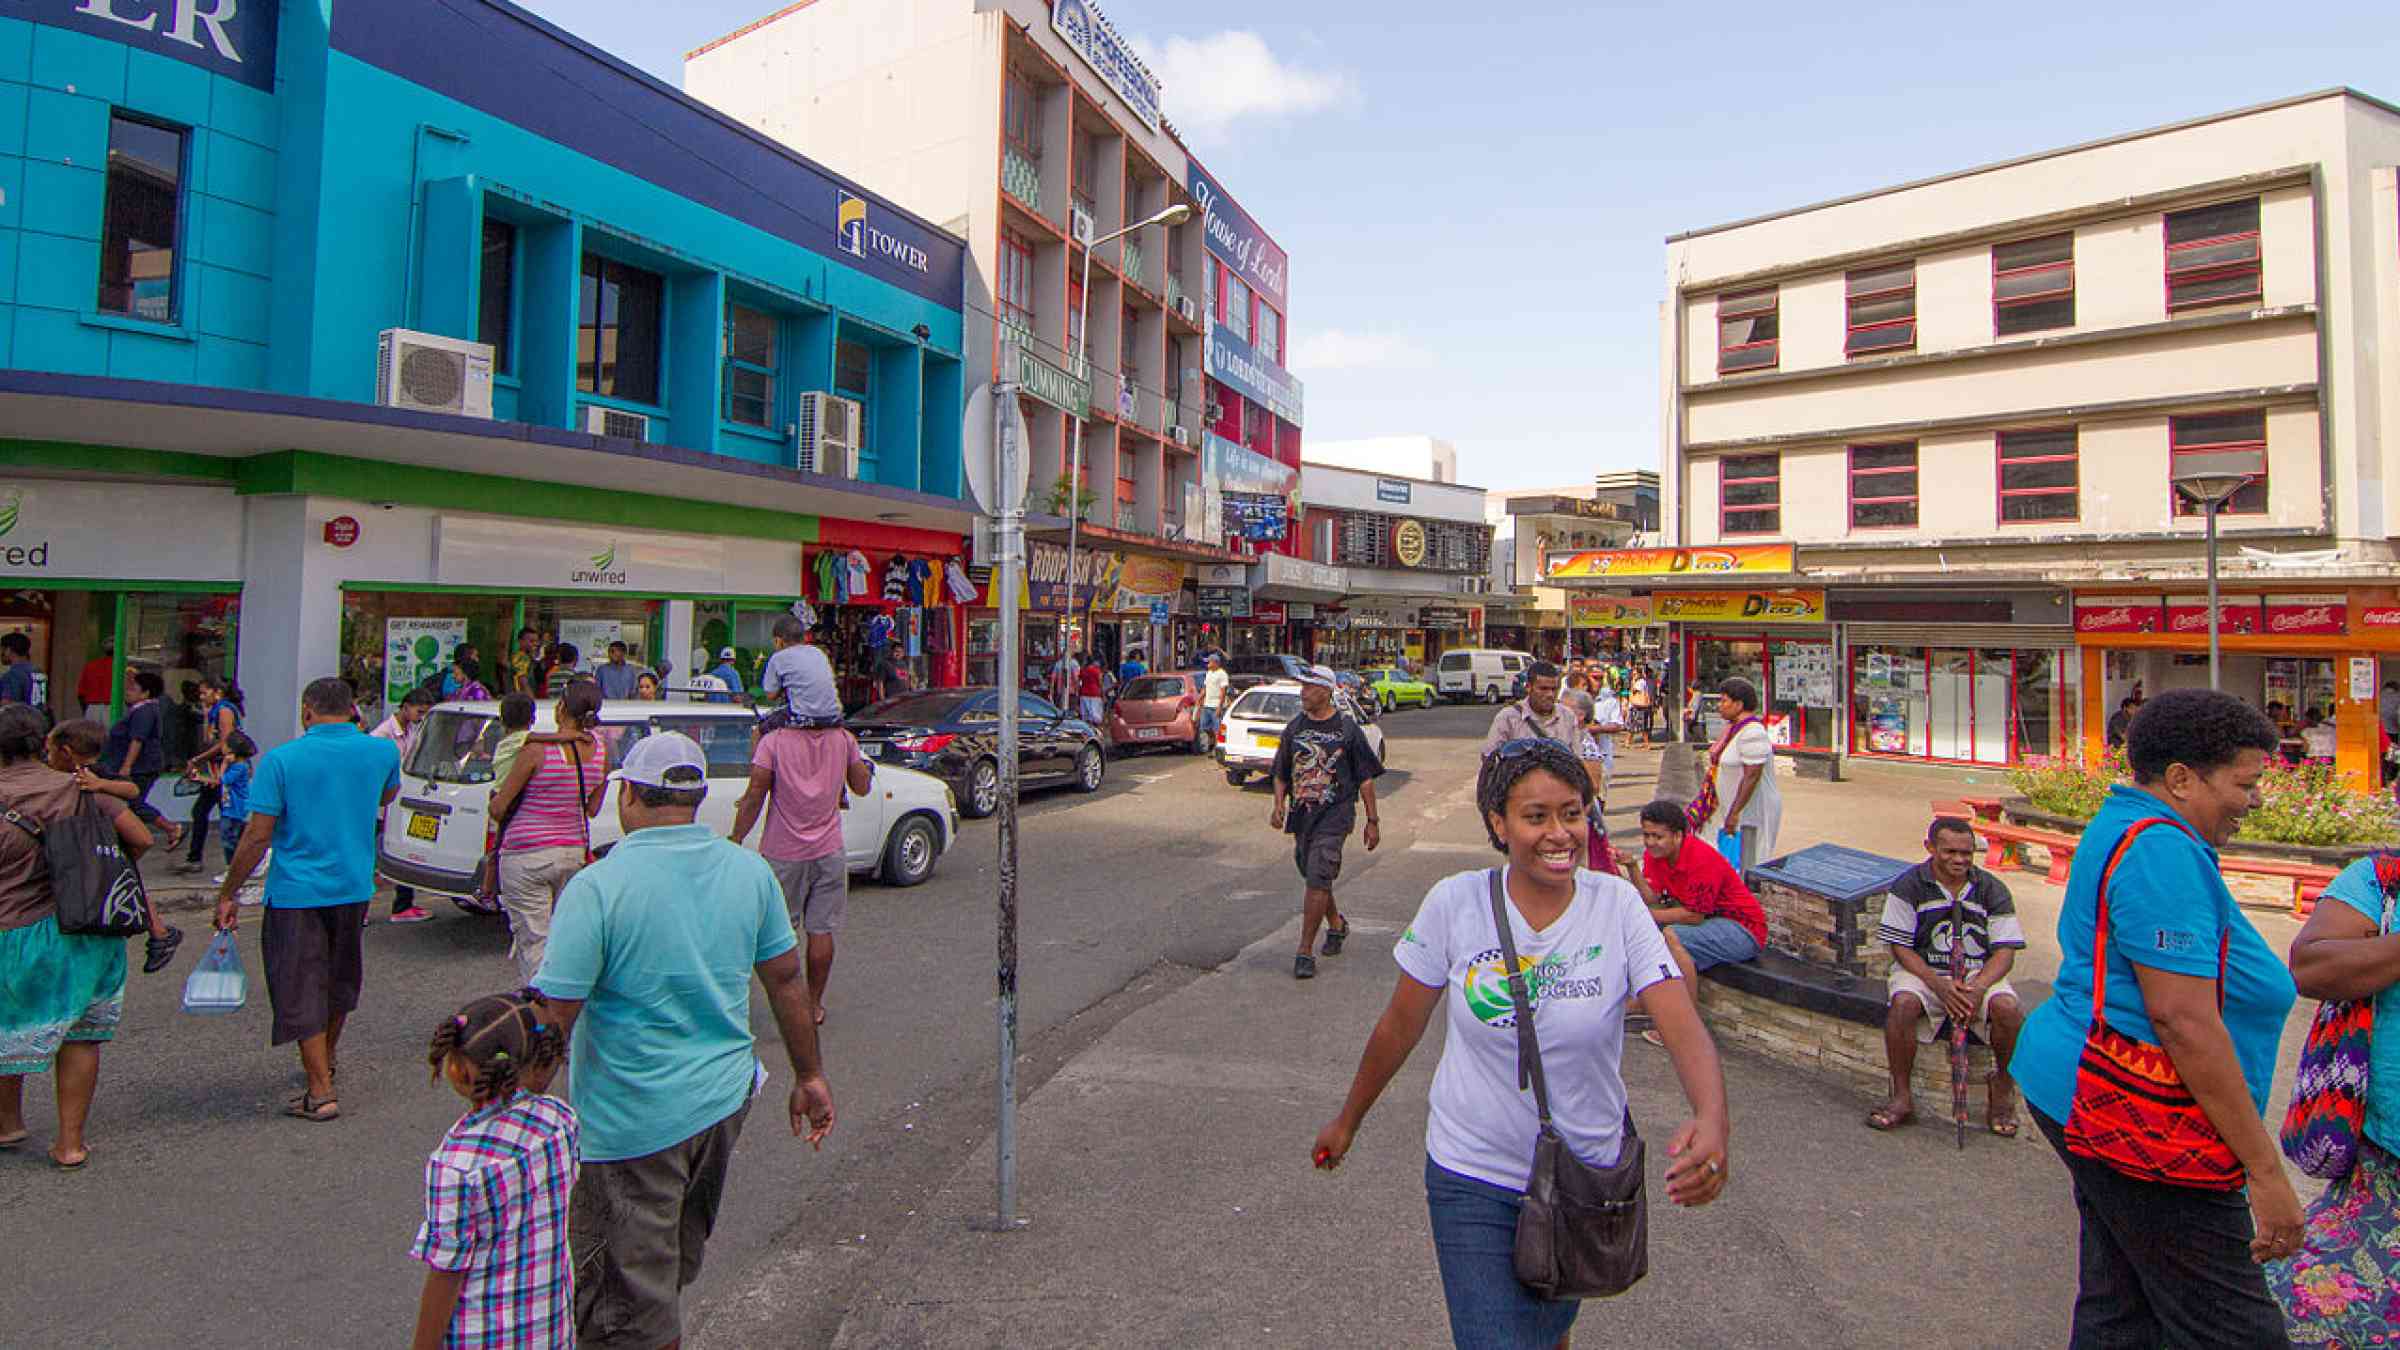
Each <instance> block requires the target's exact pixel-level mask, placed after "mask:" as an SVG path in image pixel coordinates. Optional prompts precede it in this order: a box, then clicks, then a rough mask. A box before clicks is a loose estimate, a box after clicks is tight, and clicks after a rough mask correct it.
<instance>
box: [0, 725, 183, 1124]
mask: <svg viewBox="0 0 2400 1350" xmlns="http://www.w3.org/2000/svg"><path fill="white" fill-rule="evenodd" d="M44 731H45V728H44V727H43V725H42V716H41V714H40V713H38V712H35V711H34V710H33V709H32V708H30V707H27V706H26V705H25V704H22V703H10V704H0V809H5V810H13V811H15V812H16V813H17V814H18V815H20V816H22V817H24V818H26V819H28V820H30V821H32V822H33V823H35V824H37V825H47V824H49V823H51V822H53V821H58V820H64V819H66V818H68V817H70V816H72V815H73V814H74V813H75V812H76V811H78V810H80V809H81V808H82V804H83V799H84V797H85V794H84V793H83V792H82V791H80V790H79V789H77V788H76V786H75V780H74V778H73V777H71V776H70V775H67V774H63V773H60V772H58V771H57V770H56V769H53V768H51V767H50V766H49V765H48V764H47V763H45V762H44V761H43V758H42V738H43V734H44ZM91 800H92V801H94V802H97V803H99V805H100V807H101V809H102V810H104V811H106V812H107V813H108V814H109V816H110V818H111V819H112V820H113V821H114V822H115V824H116V828H117V837H118V838H119V839H120V840H122V841H123V843H124V845H125V851H126V852H127V853H128V854H129V855H131V856H134V857H140V856H141V854H142V851H143V850H145V849H147V848H149V847H150V832H149V830H147V829H146V828H144V827H143V825H142V823H141V821H140V820H138V819H136V818H135V816H134V815H133V813H132V812H131V811H128V810H126V809H125V803H124V802H123V801H121V800H119V799H118V798H115V797H111V796H107V795H105V794H92V795H91ZM124 1008H125V939H123V938H104V937H84V936H70V935H68V934H65V933H61V932H59V931H58V905H57V902H56V901H55V900H54V899H53V898H52V897H51V893H50V869H49V867H48V865H47V864H45V863H44V862H43V861H42V846H41V843H40V841H39V840H37V839H35V837H34V835H33V832H32V831H31V830H29V829H25V828H23V827H20V826H18V825H15V824H12V823H9V822H7V821H5V820H0V1149H6V1148H15V1147H17V1146H18V1145H21V1144H23V1143H24V1142H25V1141H26V1139H27V1138H28V1137H30V1135H29V1131H27V1129H26V1128H25V1078H26V1075H28V1074H36V1073H40V1072H42V1071H43V1070H45V1069H47V1070H49V1071H50V1074H51V1078H52V1080H53V1083H54V1085H55V1087H56V1089H57V1092H58V1134H57V1136H56V1137H55V1138H53V1139H52V1140H51V1141H50V1161H51V1163H52V1164H53V1165H54V1166H57V1167H60V1168H64V1169H70V1170H71V1169H74V1168H78V1167H81V1166H83V1165H84V1163H85V1162H86V1161H88V1160H89V1158H90V1156H91V1155H90V1152H89V1150H88V1149H86V1148H85V1146H84V1141H83V1122H84V1118H85V1117H86V1116H87V1115H89V1114H90V1113H91V1109H92V1092H93V1089H94V1088H95V1087H97V1086H98V1084H99V1081H100V1044H101V1042H103V1041H106V1040H109V1039H110V1038H112V1037H114V1036H115V1035H116V1034H117V1019H118V1018H119V1016H120V1015H121V1014H122V1013H123V1011H124Z"/></svg>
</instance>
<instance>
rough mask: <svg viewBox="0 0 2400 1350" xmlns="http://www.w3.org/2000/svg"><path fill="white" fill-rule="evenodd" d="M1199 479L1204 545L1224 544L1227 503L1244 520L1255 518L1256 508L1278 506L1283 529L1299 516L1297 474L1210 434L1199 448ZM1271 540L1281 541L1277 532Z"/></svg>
mask: <svg viewBox="0 0 2400 1350" xmlns="http://www.w3.org/2000/svg"><path fill="white" fill-rule="evenodd" d="M1200 478H1201V484H1202V489H1203V490H1204V491H1205V492H1206V493H1207V495H1208V500H1207V502H1206V503H1205V505H1204V507H1203V509H1202V510H1201V512H1200V528H1201V530H1202V531H1203V538H1204V540H1205V542H1207V543H1211V544H1223V543H1224V542H1225V534H1226V523H1227V513H1226V506H1227V504H1228V503H1229V502H1230V503H1232V504H1233V505H1234V506H1236V507H1237V515H1238V516H1240V517H1241V518H1243V519H1254V518H1258V517H1259V515H1260V513H1259V512H1258V511H1257V510H1256V509H1255V508H1258V507H1260V506H1263V505H1264V504H1265V503H1267V502H1269V501H1273V502H1276V503H1278V504H1280V505H1281V507H1282V510H1281V513H1280V514H1281V516H1282V519H1283V521H1284V522H1285V525H1286V527H1287V528H1288V527H1289V523H1290V521H1291V520H1292V519H1293V518H1294V517H1296V516H1297V515H1299V513H1300V471H1299V470H1298V469H1295V468H1292V467H1291V466H1290V465H1288V464H1282V463H1278V462H1277V461H1275V460H1272V459H1269V458H1267V457H1266V456H1265V455H1262V454H1260V453H1258V452H1257V451H1255V450H1252V449H1251V448H1249V447H1248V446H1245V445H1237V444H1235V443H1234V442H1232V441H1229V440H1226V439H1225V438H1224V437H1222V436H1219V435H1217V434H1215V433H1214V432H1211V433H1209V434H1208V435H1207V436H1206V437H1205V438H1203V440H1202V441H1201V445H1200ZM1272 537H1273V538H1278V539H1279V538H1282V537H1283V536H1282V534H1281V533H1278V534H1276V535H1274V536H1272Z"/></svg>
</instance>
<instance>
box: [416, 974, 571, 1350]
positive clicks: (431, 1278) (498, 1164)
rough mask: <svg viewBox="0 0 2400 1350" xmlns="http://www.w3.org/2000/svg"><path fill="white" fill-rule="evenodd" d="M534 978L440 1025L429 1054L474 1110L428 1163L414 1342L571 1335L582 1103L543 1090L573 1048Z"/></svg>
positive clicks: (545, 1340) (442, 1346)
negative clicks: (545, 1008) (576, 1105)
mask: <svg viewBox="0 0 2400 1350" xmlns="http://www.w3.org/2000/svg"><path fill="white" fill-rule="evenodd" d="M565 1049H566V1047H565V1044H564V1042H563V1040H562V1038H561V1037H560V1036H559V1034H558V1029H557V1028H556V1027H553V1026H546V1025H544V1024H543V1022H542V1020H541V1009H540V1004H539V1002H538V1001H537V999H536V997H535V995H534V993H533V991H532V990H530V989H525V990H519V991H518V992H516V993H513V994H493V995H490V996H488V997H485V998H479V999H477V1000H475V1001H474V1002H473V1003H470V1004H468V1005H467V1006H466V1007H465V1008H462V1009H460V1010H459V1012H458V1013H457V1014H455V1015H454V1016H452V1017H450V1018H449V1019H448V1020H446V1021H444V1022H443V1023H442V1024H441V1025H440V1026H439V1027H437V1028H435V1029H434V1033H433V1043H432V1045H431V1046H430V1047H428V1049H427V1051H426V1056H425V1057H426V1061H427V1062H428V1063H430V1064H431V1065H432V1066H433V1072H434V1076H435V1077H437V1078H441V1079H443V1080H445V1081H447V1082H448V1083H449V1084H450V1087H451V1089H452V1090H453V1091H455V1092H457V1093H458V1095H459V1096H461V1097H464V1098H466V1099H467V1101H468V1103H469V1109H468V1111H467V1113H466V1114H465V1115H463V1116H461V1117H459V1120H458V1123H457V1124H456V1125H453V1126H451V1127H450V1132H449V1133H448V1134H446V1135H444V1136H442V1143H441V1146H440V1147H439V1148H436V1149H435V1150H434V1151H433V1156H432V1157H431V1158H429V1159H427V1160H426V1163H425V1223H424V1226H423V1227H421V1228H419V1229H418V1230H417V1241H416V1245H415V1246H414V1247H412V1248H411V1249H410V1252H409V1254H410V1255H412V1256H414V1257H415V1258H416V1259H418V1260H419V1261H422V1262H424V1263H425V1265H426V1271H425V1292H424V1295H423V1297H422V1298H420V1299H419V1300H418V1303H417V1334H416V1340H415V1342H414V1345H415V1347H416V1350H463V1348H464V1347H506V1348H507V1350H551V1347H568V1346H572V1345H573V1344H574V1343H575V1276H574V1265H573V1263H572V1261H571V1260H570V1258H569V1255H568V1252H567V1197H568V1195H569V1193H570V1192H572V1191H573V1190H574V1189H575V1167H576V1154H577V1149H578V1147H579V1140H578V1134H577V1129H576V1124H575V1112H574V1111H573V1110H572V1109H571V1108H569V1107H568V1105H567V1104H566V1103H565V1102H562V1101H560V1100H558V1099H557V1098H556V1097H549V1096H544V1095H542V1090H543V1089H544V1088H546V1087H548V1086H549V1085H550V1078H551V1075H552V1074H554V1073H556V1072H557V1070H558V1065H559V1063H560V1061H561V1060H562V1059H564V1058H565Z"/></svg>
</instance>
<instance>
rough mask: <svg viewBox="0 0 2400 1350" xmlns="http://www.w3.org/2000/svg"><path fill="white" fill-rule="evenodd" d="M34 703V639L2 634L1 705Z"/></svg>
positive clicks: (0, 635)
mask: <svg viewBox="0 0 2400 1350" xmlns="http://www.w3.org/2000/svg"><path fill="white" fill-rule="evenodd" d="M31 702H33V639H32V638H29V637H27V636H25V635H24V634H23V633H6V634H0V703H31Z"/></svg>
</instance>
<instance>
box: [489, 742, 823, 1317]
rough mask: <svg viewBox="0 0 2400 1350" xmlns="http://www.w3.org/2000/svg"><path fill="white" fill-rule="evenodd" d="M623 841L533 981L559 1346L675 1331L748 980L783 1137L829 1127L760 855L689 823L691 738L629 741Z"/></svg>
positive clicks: (751, 1069) (697, 779) (579, 876)
mask: <svg viewBox="0 0 2400 1350" xmlns="http://www.w3.org/2000/svg"><path fill="white" fill-rule="evenodd" d="M616 777H617V780H618V793H617V818H618V821H619V823H620V824H622V825H623V826H624V828H625V838H624V841H623V842H622V843H619V844H618V845H617V846H616V847H615V848H614V849H612V850H611V851H610V852H609V855H608V856H607V857H606V858H603V859H601V860H600V861H599V862H596V863H593V864H592V865H591V866H589V867H586V868H584V869H583V870H582V871H581V872H578V873H576V874H575V879H574V880H573V881H570V882H568V883H567V888H566V890H565V891H564V892H563V893H561V894H560V896H559V898H558V910H557V917H556V918H555V920H553V926H552V928H551V930H550V946H549V948H548V950H547V951H546V952H545V953H544V956H543V959H542V968H541V970H540V971H539V972H538V973H536V974H535V976H534V981H533V983H534V987H535V988H536V989H538V990H540V991H541V993H542V997H543V999H544V1006H545V1007H546V1008H547V1010H548V1016H549V1017H550V1018H551V1020H553V1021H554V1022H555V1023H556V1024H557V1025H558V1027H559V1028H560V1029H561V1030H562V1031H564V1032H566V1033H567V1034H568V1037H569V1051H568V1066H569V1068H570V1069H571V1070H572V1072H571V1074H570V1076H569V1091H570V1093H571V1094H572V1096H573V1100H574V1106H575V1112H576V1114H577V1115H578V1116H579V1117H580V1118H581V1119H582V1122H583V1170H582V1173H581V1175H580V1176H578V1177H577V1179H576V1182H575V1194H574V1198H573V1199H572V1200H571V1201H570V1202H569V1205H568V1241H569V1244H570V1245H571V1246H572V1247H573V1248H574V1249H575V1251H576V1252H577V1253H579V1254H583V1253H589V1255H588V1256H584V1257H583V1258H582V1260H581V1262H580V1264H581V1266H582V1268H581V1269H579V1270H578V1271H577V1274H576V1280H575V1328H576V1333H577V1343H578V1344H579V1345H582V1346H585V1347H610V1346H626V1347H637V1346H638V1347H650V1346H658V1345H667V1344H671V1343H675V1342H676V1341H678V1340H679V1338H680V1337H681V1336H682V1334H683V1312H682V1291H683V1287H684V1286H685V1285H687V1284H689V1283H691V1281H692V1280H693V1279H694V1278H696V1277H697V1276H698V1275H699V1272H700V1263H701V1257H702V1255H703V1254H704V1252H705V1249H706V1247H707V1244H708V1237H709V1233H710V1231H711V1230H712V1229H713V1228H714V1227H715V1224H716V1217H717V1205H718V1203H719V1201H720V1200H721V1199H722V1198H723V1195H724V1191H725V1176H726V1164H727V1163H728V1162H729V1161H730V1159H731V1158H732V1155H733V1149H734V1144H735V1141H736V1140H737V1139H739V1138H740V1136H741V1132H742V1123H743V1121H744V1120H745V1119H746V1118H747V1117H748V1116H749V1113H750V1099H751V1097H752V1095H753V1094H754V1093H756V1092H757V1091H758V1090H759V1087H760V1086H761V1085H763V1082H764V1078H763V1075H764V1073H765V1069H764V1068H763V1067H762V1066H760V1064H759V1062H758V1059H757V1056H756V1051H755V1045H756V1040H755V1038H754V1037H753V1036H752V1035H751V1033H750V977H751V975H752V974H753V973H756V974H757V976H758V978H759V981H760V983H761V984H763V985H764V986H765V987H766V991H767V1003H768V1006H769V1007H770V1008H771V1009H772V1010H773V1012H774V1014H775V1026H776V1029H777V1030H778V1031H779V1032H780V1033H781V1035H782V1037H783V1047H784V1052H785V1054H786V1056H787V1057H788V1058H789V1060H790V1064H791V1070H792V1077H793V1085H792V1091H791V1099H790V1114H791V1122H792V1133H793V1134H795V1135H798V1134H805V1135H806V1136H807V1137H808V1141H809V1143H810V1145H811V1146H812V1147H813V1146H815V1145H817V1144H819V1143H821V1142H822V1141H823V1140H824V1138H825V1134H826V1132H827V1131H828V1130H831V1129H832V1128H833V1094H832V1090H831V1089H830V1088H828V1087H827V1086H826V1084H825V1074H824V1071H823V1069H822V1068H820V1067H819V1064H818V1060H817V1029H816V1023H815V1022H814V1020H813V1019H812V1018H811V1016H810V1002H809V994H808V985H807V983H806V982H805V980H804V979H803V978H802V972H801V963H800V952H799V945H798V940H797V939H796V938H795V937H794V936H793V933H792V921H791V917H790V915H788V914H787V913H786V912H785V910H784V898H783V888H782V886H780V885H779V884H777V882H776V879H775V871H774V869H773V868H771V867H769V866H768V865H767V862H766V859H764V858H761V857H760V856H759V855H757V854H755V853H752V852H750V851H749V850H748V849H745V848H742V847H741V846H739V845H737V844H734V843H731V842H729V841H727V840H726V839H724V838H722V837H721V836H719V835H718V834H717V833H716V832H715V831H714V830H712V829H710V828H709V827H708V826H705V825H700V824H695V823H694V820H695V817H696V816H697V815H698V813H699V810H700V803H701V801H702V799H704V798H705V797H707V795H708V760H707V757H706V756H705V755H703V754H702V753H701V750H700V747H699V746H698V745H696V744H694V743H693V741H692V739H691V738H690V737H688V736H684V735H682V734H680V733H677V732H672V731H668V732H660V733H657V734H655V735H651V736H646V737H644V738H642V740H641V741H640V742H638V743H637V744H636V745H635V746H634V748H633V750H632V752H631V753H629V754H628V755H626V757H625V763H624V765H623V767H621V768H620V769H619V770H618V771H617V774H616Z"/></svg>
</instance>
